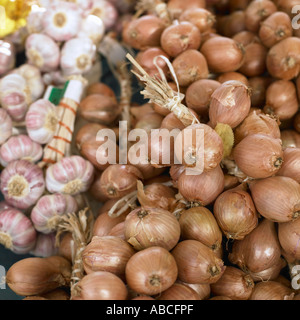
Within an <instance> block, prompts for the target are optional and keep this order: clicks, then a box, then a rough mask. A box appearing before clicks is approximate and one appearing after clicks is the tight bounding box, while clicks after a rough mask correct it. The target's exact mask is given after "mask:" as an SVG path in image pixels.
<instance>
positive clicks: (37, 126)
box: [25, 99, 59, 144]
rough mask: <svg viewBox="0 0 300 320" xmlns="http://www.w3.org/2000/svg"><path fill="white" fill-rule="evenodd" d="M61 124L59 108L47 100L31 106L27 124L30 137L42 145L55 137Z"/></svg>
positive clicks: (38, 101)
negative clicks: (59, 123)
mask: <svg viewBox="0 0 300 320" xmlns="http://www.w3.org/2000/svg"><path fill="white" fill-rule="evenodd" d="M58 122H59V115H58V109H57V107H56V106H55V105H54V104H53V103H51V102H50V101H49V100H46V99H39V100H37V101H35V102H34V103H33V104H31V105H30V107H29V110H28V112H27V114H26V118H25V124H26V129H27V132H28V135H29V137H30V138H31V139H32V140H33V141H35V142H37V143H40V144H46V143H49V142H50V141H51V140H52V138H53V136H54V135H55V133H56V131H57V128H58Z"/></svg>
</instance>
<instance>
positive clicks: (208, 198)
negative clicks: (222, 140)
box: [178, 166, 224, 206]
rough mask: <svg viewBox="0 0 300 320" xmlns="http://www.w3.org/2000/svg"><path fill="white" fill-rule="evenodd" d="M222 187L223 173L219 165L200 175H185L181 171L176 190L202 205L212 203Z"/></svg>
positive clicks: (187, 198) (188, 199) (189, 199)
mask: <svg viewBox="0 0 300 320" xmlns="http://www.w3.org/2000/svg"><path fill="white" fill-rule="evenodd" d="M223 189H224V174H223V171H222V169H221V167H220V166H217V167H216V168H215V169H213V170H211V171H208V172H203V173H202V174H200V175H187V174H186V172H183V173H182V174H181V175H180V177H179V179H178V190H179V192H180V193H181V195H182V196H183V197H184V198H185V199H186V200H187V201H191V202H198V203H200V204H201V205H203V206H206V205H208V204H210V203H212V202H213V201H214V200H215V199H216V198H217V196H218V195H219V194H220V193H221V192H222V191H223Z"/></svg>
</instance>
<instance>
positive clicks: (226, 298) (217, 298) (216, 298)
mask: <svg viewBox="0 0 300 320" xmlns="http://www.w3.org/2000/svg"><path fill="white" fill-rule="evenodd" d="M209 300H232V299H230V298H228V297H225V296H215V297H212V298H210V299H209Z"/></svg>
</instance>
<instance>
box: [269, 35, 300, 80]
mask: <svg viewBox="0 0 300 320" xmlns="http://www.w3.org/2000/svg"><path fill="white" fill-rule="evenodd" d="M266 62H267V70H268V72H269V73H270V75H271V76H272V77H274V78H278V79H282V80H292V79H293V78H295V77H297V76H298V75H299V72H300V39H299V38H296V37H289V38H286V39H284V40H282V41H280V42H278V43H277V44H275V45H274V46H273V47H272V48H271V49H270V50H269V52H268V55H267V60H266Z"/></svg>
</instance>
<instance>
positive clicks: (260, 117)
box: [234, 111, 280, 144]
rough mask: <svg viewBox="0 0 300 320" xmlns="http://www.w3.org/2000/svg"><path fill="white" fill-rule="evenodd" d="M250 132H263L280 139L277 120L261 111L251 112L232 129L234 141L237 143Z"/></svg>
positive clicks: (250, 133)
mask: <svg viewBox="0 0 300 320" xmlns="http://www.w3.org/2000/svg"><path fill="white" fill-rule="evenodd" d="M252 134H264V135H267V136H271V137H273V138H275V139H280V129H279V125H278V120H277V119H276V118H275V117H273V116H270V115H267V114H264V113H262V112H258V111H254V112H251V113H250V114H249V115H248V116H247V117H246V118H245V120H244V121H243V122H242V123H241V124H240V125H239V126H238V127H237V128H236V129H235V130H234V138H235V143H236V144H238V143H239V142H241V141H242V140H243V139H244V138H245V137H247V136H249V135H252Z"/></svg>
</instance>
